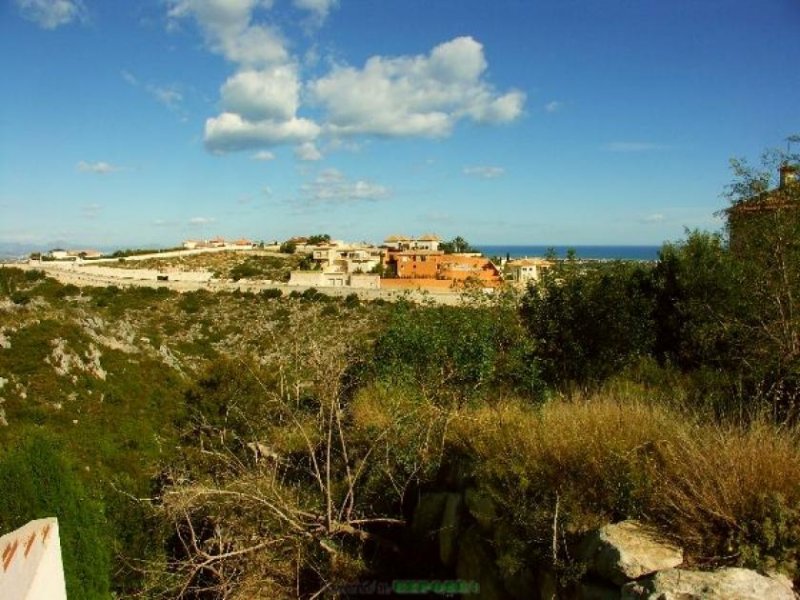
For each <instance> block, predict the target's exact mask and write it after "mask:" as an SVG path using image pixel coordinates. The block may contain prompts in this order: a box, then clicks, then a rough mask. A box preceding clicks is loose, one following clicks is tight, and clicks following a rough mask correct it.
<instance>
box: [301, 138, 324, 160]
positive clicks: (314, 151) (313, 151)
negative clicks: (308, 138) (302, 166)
mask: <svg viewBox="0 0 800 600" xmlns="http://www.w3.org/2000/svg"><path fill="white" fill-rule="evenodd" d="M294 155H295V157H297V159H298V160H303V161H314V160H322V152H320V151H319V149H318V148H317V146H316V144H314V142H305V143H303V144H300V145H299V146H297V147H296V148H295V149H294Z"/></svg>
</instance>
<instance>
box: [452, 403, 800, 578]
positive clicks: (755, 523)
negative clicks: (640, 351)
mask: <svg viewBox="0 0 800 600" xmlns="http://www.w3.org/2000/svg"><path fill="white" fill-rule="evenodd" d="M451 434H452V435H451V439H452V440H455V443H456V445H457V446H459V447H460V448H461V450H462V451H464V452H466V453H467V454H468V455H470V456H472V457H473V458H474V459H475V465H476V467H475V468H476V474H477V475H476V477H477V480H478V481H479V484H480V485H481V486H484V487H486V488H487V490H488V492H489V493H490V494H491V495H492V496H493V497H494V498H495V499H496V501H498V502H501V503H503V502H505V503H506V504H507V505H508V506H507V510H508V511H511V512H513V513H514V517H513V520H514V522H515V524H516V525H518V526H519V525H521V526H523V527H527V528H528V529H529V531H528V535H529V537H530V539H532V540H533V541H534V543H537V542H545V541H547V540H550V539H551V538H552V531H551V530H552V517H553V512H554V505H555V502H556V499H558V501H559V503H560V506H561V510H562V519H563V523H562V527H564V529H565V533H566V534H567V535H569V534H572V535H575V536H577V535H578V534H580V533H582V532H584V531H586V530H587V529H589V528H592V527H596V526H597V525H599V524H602V523H604V522H608V521H615V520H619V519H623V518H628V517H634V518H639V519H642V520H645V521H648V522H650V523H652V524H654V525H656V526H658V527H659V528H660V529H661V530H662V531H664V532H665V533H666V534H668V535H671V536H672V537H674V538H675V539H676V540H677V541H679V542H680V543H681V544H682V545H683V546H684V547H686V549H687V550H688V552H689V554H690V559H691V560H693V561H694V562H700V563H720V562H728V563H736V564H743V565H747V566H751V567H761V568H780V569H782V570H784V571H786V572H788V573H790V574H794V572H795V569H796V565H795V559H796V554H797V552H798V551H797V548H798V545H799V544H800V512H799V511H798V509H797V506H798V502H800V441H798V440H800V437H799V436H798V431H797V430H796V429H790V428H778V427H776V426H774V425H771V424H769V423H767V422H766V421H759V422H756V423H754V424H752V425H750V426H748V427H734V426H720V425H717V424H712V423H709V422H704V421H701V420H700V419H698V418H695V417H693V416H692V415H689V414H686V413H682V412H678V411H677V410H674V409H667V408H664V407H662V406H654V405H648V404H645V403H643V402H641V401H639V402H637V401H631V400H625V401H619V400H617V399H616V398H614V397H609V396H596V397H592V398H589V399H578V400H574V399H573V400H564V399H562V400H557V401H553V402H551V403H549V404H546V405H544V406H542V407H541V408H540V409H532V408H530V407H529V406H525V405H522V404H519V403H515V402H508V403H504V404H501V405H499V406H495V407H491V408H489V407H484V408H480V409H478V410H475V411H472V412H470V413H465V414H463V415H462V416H461V418H459V419H458V420H456V421H455V422H454V423H453V425H452V428H451ZM509 499H511V500H510V501H509Z"/></svg>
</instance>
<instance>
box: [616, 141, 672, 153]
mask: <svg viewBox="0 0 800 600" xmlns="http://www.w3.org/2000/svg"><path fill="white" fill-rule="evenodd" d="M665 148H666V146H664V145H662V144H655V143H653V142H609V143H608V144H606V145H605V146H603V149H604V150H608V151H609V152H649V151H651V150H664V149H665Z"/></svg>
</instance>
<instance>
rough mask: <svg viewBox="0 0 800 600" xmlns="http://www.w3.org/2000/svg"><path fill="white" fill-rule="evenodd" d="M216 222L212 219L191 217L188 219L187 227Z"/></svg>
mask: <svg viewBox="0 0 800 600" xmlns="http://www.w3.org/2000/svg"><path fill="white" fill-rule="evenodd" d="M214 221H216V219H215V218H214V217H192V218H191V219H189V225H209V224H211V223H213V222H214Z"/></svg>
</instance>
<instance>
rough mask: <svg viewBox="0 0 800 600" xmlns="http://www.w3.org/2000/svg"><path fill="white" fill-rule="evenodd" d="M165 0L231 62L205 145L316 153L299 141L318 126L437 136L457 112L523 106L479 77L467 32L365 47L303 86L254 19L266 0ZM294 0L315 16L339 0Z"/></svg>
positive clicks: (497, 117)
mask: <svg viewBox="0 0 800 600" xmlns="http://www.w3.org/2000/svg"><path fill="white" fill-rule="evenodd" d="M166 1H167V3H168V8H169V10H168V16H169V19H170V23H172V24H173V25H175V24H177V23H179V22H180V21H181V20H183V19H187V18H192V19H194V20H195V21H196V22H197V23H198V25H199V27H200V29H201V31H202V32H203V35H204V37H205V40H206V43H207V45H208V46H209V48H210V49H211V50H212V51H213V52H216V53H218V54H220V55H222V56H223V57H225V58H226V59H227V60H228V61H230V62H232V63H234V64H235V65H236V71H235V72H234V73H233V74H232V75H231V76H230V77H229V78H228V79H227V81H226V82H225V83H224V84H223V85H222V87H221V88H220V96H221V105H222V112H221V114H219V115H217V116H216V117H211V118H209V119H207V120H206V127H205V143H206V147H207V148H208V149H209V150H210V151H212V152H216V153H223V152H230V151H237V150H244V149H249V148H258V147H261V148H269V147H271V146H275V145H279V144H298V145H300V147H299V148H298V150H297V152H296V155H297V156H298V158H300V159H301V160H309V159H310V158H309V157H314V158H313V159H314V160H316V159H318V153H319V151H318V150H317V151H316V152H312V151H311V149H312V148H313V149H314V150H316V149H317V148H318V146H317V145H313V146H311V145H307V144H308V143H311V142H315V141H317V139H318V138H319V136H321V135H324V136H325V137H326V139H328V140H334V141H335V140H337V139H338V138H342V137H347V136H351V135H356V134H367V135H370V134H372V135H380V136H423V137H444V136H447V135H449V134H450V133H451V131H452V130H453V127H454V126H455V124H456V123H457V122H458V121H460V120H462V119H469V120H472V121H474V122H478V123H507V122H510V121H513V120H515V119H517V118H518V117H519V116H520V115H521V114H522V109H523V106H524V103H525V94H524V93H522V92H521V91H518V90H510V91H507V92H505V93H501V92H498V91H496V90H495V89H494V87H493V86H492V85H491V84H490V83H488V81H487V80H486V78H485V73H486V70H487V68H488V65H487V62H486V58H485V57H484V53H483V46H482V45H481V44H480V43H479V42H477V41H475V40H474V39H473V38H471V37H459V38H456V39H453V40H451V41H448V42H445V43H443V44H440V45H438V46H436V47H435V48H433V49H432V50H431V51H430V53H429V54H427V55H417V56H400V57H381V56H373V57H372V58H370V59H369V60H368V61H367V62H366V64H365V65H364V67H363V68H362V69H358V68H353V67H349V66H337V67H334V68H333V69H332V70H330V71H329V72H328V74H327V75H325V76H323V77H320V78H318V79H316V80H313V81H310V82H305V85H304V82H303V81H301V78H300V74H299V68H300V67H299V64H300V63H299V58H297V57H293V56H291V55H290V53H289V51H288V49H287V44H286V42H285V40H284V38H283V36H282V34H281V32H280V31H279V30H278V29H276V28H274V27H272V26H269V25H266V24H264V23H262V22H258V21H257V17H258V14H257V13H258V11H259V10H260V9H266V8H271V6H272V2H271V1H270V2H265V1H263V0H166ZM293 3H294V6H295V7H296V8H298V9H300V10H305V11H308V12H309V13H311V14H312V15H316V17H317V18H318V19H320V22H321V20H323V19H324V18H325V17H326V16H327V15H328V14H329V12H330V11H331V10H332V9H333V8H334V7H336V6H337V5H338V0H293ZM301 92H304V93H303V94H301ZM162 96H163V95H162ZM305 97H307V98H308V99H309V100H310V101H311V103H312V104H313V105H315V107H317V108H320V109H321V111H320V112H321V120H320V121H319V123H317V122H315V121H313V120H311V119H309V118H307V117H304V116H301V115H300V113H299V111H300V109H301V98H305ZM170 98H174V96H170ZM165 99H166V97H165Z"/></svg>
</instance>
